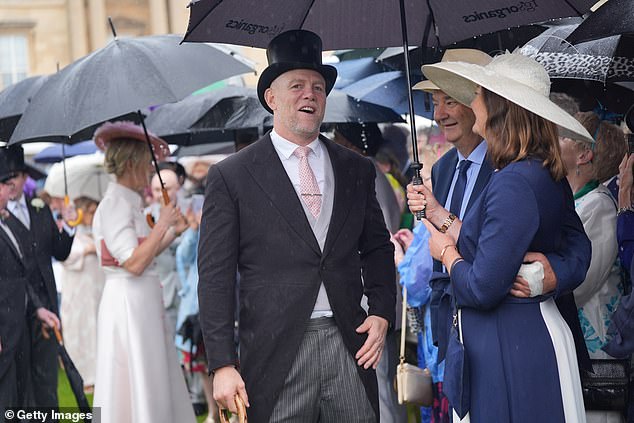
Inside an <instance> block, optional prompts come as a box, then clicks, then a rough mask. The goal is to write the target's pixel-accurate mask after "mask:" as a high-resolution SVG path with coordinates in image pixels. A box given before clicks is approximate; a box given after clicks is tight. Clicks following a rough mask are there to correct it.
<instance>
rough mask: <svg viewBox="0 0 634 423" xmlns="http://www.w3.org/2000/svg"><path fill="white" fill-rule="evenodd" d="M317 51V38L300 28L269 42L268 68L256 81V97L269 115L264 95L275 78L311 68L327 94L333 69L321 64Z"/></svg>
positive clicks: (318, 49) (332, 80)
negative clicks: (320, 78) (319, 76)
mask: <svg viewBox="0 0 634 423" xmlns="http://www.w3.org/2000/svg"><path fill="white" fill-rule="evenodd" d="M321 51H322V47H321V38H319V35H317V34H315V33H314V32H310V31H306V30H303V29H295V30H291V31H286V32H282V33H281V34H280V35H278V36H277V37H275V38H273V39H272V40H271V42H270V43H269V46H268V47H267V49H266V57H267V59H268V62H269V66H268V67H267V68H266V69H264V71H262V74H261V75H260V79H259V80H258V98H259V99H260V103H262V106H264V108H265V109H266V110H268V111H269V113H273V111H272V110H271V108H270V107H269V106H268V104H266V100H265V99H264V92H265V91H266V90H267V89H268V88H269V87H270V86H271V83H272V82H273V81H274V80H275V78H277V77H278V76H280V75H281V74H283V73H284V72H288V71H290V70H293V69H312V70H314V71H317V72H319V73H320V74H321V76H323V77H324V80H325V81H326V95H328V93H330V90H332V87H333V86H334V85H335V80H336V79H337V69H336V68H335V67H334V66H330V65H324V64H322V61H321Z"/></svg>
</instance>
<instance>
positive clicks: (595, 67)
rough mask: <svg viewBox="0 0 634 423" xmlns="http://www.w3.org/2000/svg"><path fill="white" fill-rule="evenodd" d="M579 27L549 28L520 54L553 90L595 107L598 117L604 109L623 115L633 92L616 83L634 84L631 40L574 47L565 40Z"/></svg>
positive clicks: (625, 37)
mask: <svg viewBox="0 0 634 423" xmlns="http://www.w3.org/2000/svg"><path fill="white" fill-rule="evenodd" d="M578 25H579V24H572V25H561V26H554V27H552V28H549V29H547V30H546V31H544V32H543V33H542V34H541V35H539V36H537V37H535V38H533V39H532V40H530V41H528V42H527V43H526V44H525V45H524V46H523V47H522V49H521V52H522V53H523V54H526V55H528V56H531V57H533V58H535V60H537V61H538V62H540V63H541V64H542V65H543V66H544V68H545V69H546V71H547V72H548V75H549V76H550V78H551V80H552V89H551V90H552V91H561V92H566V93H569V94H570V95H572V96H573V97H576V98H578V99H579V101H580V103H581V104H582V108H583V109H586V110H587V109H590V110H592V109H595V108H597V111H598V112H599V114H602V113H604V112H605V109H607V110H610V111H612V112H618V113H624V112H625V111H626V110H627V109H628V108H629V106H630V105H631V104H632V102H633V94H634V93H633V92H632V91H631V90H628V89H627V88H624V87H623V86H621V85H618V84H617V82H622V81H634V37H632V36H628V35H614V36H610V37H604V38H600V39H596V40H592V41H586V42H582V43H578V44H574V45H573V44H571V43H570V42H569V41H568V39H569V35H570V34H571V33H572V32H574V30H575V28H578ZM567 37H568V38H567ZM597 103H598V104H597Z"/></svg>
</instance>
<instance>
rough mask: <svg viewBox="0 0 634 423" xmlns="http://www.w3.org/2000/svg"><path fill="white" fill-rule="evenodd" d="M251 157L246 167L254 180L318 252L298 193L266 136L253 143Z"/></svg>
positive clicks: (290, 223)
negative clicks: (249, 164)
mask: <svg viewBox="0 0 634 423" xmlns="http://www.w3.org/2000/svg"><path fill="white" fill-rule="evenodd" d="M251 156H252V160H251V162H250V163H251V166H247V171H248V172H249V173H250V174H251V176H253V180H254V181H255V183H256V184H257V185H258V186H259V187H260V188H261V189H262V191H263V192H264V193H265V194H266V195H267V196H268V197H269V198H270V199H271V202H272V203H273V204H274V205H275V208H276V209H277V210H278V212H279V213H280V214H281V215H282V216H283V217H284V219H285V220H286V221H287V222H288V224H289V225H290V226H291V227H292V228H293V230H295V232H296V233H297V234H298V235H299V237H300V238H301V239H302V240H304V242H306V244H308V246H309V247H310V248H312V249H313V250H314V251H315V252H316V253H317V254H319V255H321V249H320V248H319V244H318V243H317V239H316V238H315V234H314V233H313V230H312V229H311V228H310V223H308V219H307V218H306V214H305V213H304V209H303V208H302V205H301V203H300V199H299V197H298V196H297V192H296V191H295V188H294V187H293V184H292V183H291V181H290V179H289V177H288V175H287V174H286V170H285V169H284V166H283V165H282V162H281V161H280V158H279V156H278V155H277V152H276V151H275V147H273V143H272V142H271V137H270V136H269V135H266V136H265V137H264V138H262V139H261V140H260V141H258V142H257V143H256V145H254V146H253V148H252V150H251Z"/></svg>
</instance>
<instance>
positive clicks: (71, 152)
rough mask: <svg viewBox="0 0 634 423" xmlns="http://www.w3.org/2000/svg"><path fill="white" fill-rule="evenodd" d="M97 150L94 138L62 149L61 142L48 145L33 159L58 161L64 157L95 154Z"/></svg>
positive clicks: (37, 160) (45, 161)
mask: <svg viewBox="0 0 634 423" xmlns="http://www.w3.org/2000/svg"><path fill="white" fill-rule="evenodd" d="M96 151H97V146H96V145H95V142H94V141H93V140H88V141H82V142H80V143H77V144H74V145H69V146H68V147H66V148H64V149H62V146H61V145H60V144H55V145H51V146H50V147H46V148H45V149H43V150H41V151H40V152H39V153H37V154H36V155H35V156H33V161H35V162H36V163H57V162H59V161H60V160H63V159H64V158H69V157H74V156H82V155H85V154H94V153H95V152H96Z"/></svg>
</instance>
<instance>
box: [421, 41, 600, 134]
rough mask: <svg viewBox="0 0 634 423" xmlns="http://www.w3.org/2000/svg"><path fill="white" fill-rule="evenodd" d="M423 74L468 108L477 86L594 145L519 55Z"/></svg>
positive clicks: (442, 66)
mask: <svg viewBox="0 0 634 423" xmlns="http://www.w3.org/2000/svg"><path fill="white" fill-rule="evenodd" d="M422 69H423V73H424V74H425V76H426V77H427V78H429V79H430V80H431V81H432V82H434V83H435V84H436V85H437V86H438V87H439V88H440V89H441V90H442V91H444V92H445V93H447V95H449V96H450V97H452V98H454V99H456V100H458V101H459V102H461V103H462V104H464V105H466V106H469V107H470V105H471V102H472V101H473V99H474V98H475V96H476V89H477V87H478V86H481V87H483V88H486V89H487V90H489V91H491V92H493V93H495V94H497V95H499V96H500V97H503V98H505V99H507V100H508V101H510V102H512V103H515V104H517V105H518V106H520V107H522V108H524V109H526V110H528V111H529V112H532V113H534V114H536V115H537V116H540V117H542V118H544V119H546V120H549V121H551V122H553V123H555V124H556V125H557V126H559V128H560V131H561V133H572V134H574V135H575V139H580V140H584V141H588V142H594V140H593V139H592V135H590V134H589V133H588V131H587V130H586V129H585V128H584V127H583V125H581V123H579V121H577V119H575V118H574V117H572V116H571V115H569V114H568V113H567V112H566V111H565V110H563V109H562V108H561V107H559V106H557V105H556V104H555V103H553V102H552V101H550V99H549V98H548V95H549V94H550V79H549V77H548V73H547V72H546V70H545V69H544V67H543V66H542V65H540V64H539V63H538V62H536V61H535V60H534V59H532V58H530V57H527V56H524V55H522V54H520V53H508V52H507V53H505V54H501V55H499V56H496V57H494V58H493V60H492V61H491V63H489V64H488V65H486V66H481V65H475V64H472V63H465V62H440V63H435V64H433V65H424V66H423V68H422Z"/></svg>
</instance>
